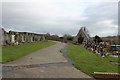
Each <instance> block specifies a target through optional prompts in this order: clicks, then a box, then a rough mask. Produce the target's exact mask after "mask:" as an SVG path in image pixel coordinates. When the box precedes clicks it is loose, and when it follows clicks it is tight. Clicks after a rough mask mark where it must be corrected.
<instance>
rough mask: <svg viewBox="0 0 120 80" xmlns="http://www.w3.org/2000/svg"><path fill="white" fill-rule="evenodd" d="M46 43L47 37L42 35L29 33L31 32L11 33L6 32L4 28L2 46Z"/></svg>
mask: <svg viewBox="0 0 120 80" xmlns="http://www.w3.org/2000/svg"><path fill="white" fill-rule="evenodd" d="M39 41H45V36H44V35H42V34H36V33H29V32H15V31H9V32H6V31H5V30H4V29H3V28H2V42H1V45H3V46H7V45H19V44H22V43H32V42H39Z"/></svg>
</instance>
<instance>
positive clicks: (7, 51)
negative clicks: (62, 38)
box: [1, 29, 55, 63]
mask: <svg viewBox="0 0 120 80" xmlns="http://www.w3.org/2000/svg"><path fill="white" fill-rule="evenodd" d="M53 44H55V42H52V41H48V40H47V39H45V36H44V35H42V34H35V33H28V32H15V31H9V32H6V31H5V30H4V29H2V42H1V45H2V46H3V47H2V63H4V62H10V61H14V60H16V59H18V58H20V57H22V56H25V55H27V54H29V53H31V52H34V51H36V50H39V49H42V48H45V47H48V46H51V45H53Z"/></svg>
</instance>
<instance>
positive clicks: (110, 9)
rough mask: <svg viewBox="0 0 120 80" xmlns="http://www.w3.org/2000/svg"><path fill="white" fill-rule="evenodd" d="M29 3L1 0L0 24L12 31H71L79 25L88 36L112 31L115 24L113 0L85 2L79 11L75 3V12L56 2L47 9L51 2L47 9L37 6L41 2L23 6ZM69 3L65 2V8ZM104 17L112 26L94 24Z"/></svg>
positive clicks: (64, 32) (112, 32)
mask: <svg viewBox="0 0 120 80" xmlns="http://www.w3.org/2000/svg"><path fill="white" fill-rule="evenodd" d="M29 4H31V3H12V2H11V3H3V11H2V13H3V15H2V19H3V22H2V23H3V27H4V28H5V29H7V30H9V29H12V30H16V31H29V32H37V33H51V34H58V35H63V34H71V35H75V34H76V33H77V32H78V30H79V29H80V27H81V26H86V27H87V28H88V30H89V33H90V34H91V35H92V36H94V35H96V34H97V35H100V36H108V35H116V30H117V28H114V25H115V26H116V25H117V17H118V16H117V9H116V8H117V6H116V5H117V3H109V2H107V3H105V2H103V3H100V4H98V5H86V7H87V8H84V9H85V10H83V11H84V12H83V13H82V14H79V13H80V11H78V12H77V10H79V6H80V5H79V6H78V7H75V11H76V12H73V11H72V10H71V11H70V9H69V10H68V11H67V9H65V8H64V7H62V8H61V6H60V5H59V6H58V5H57V6H56V7H60V8H55V10H54V9H51V8H53V7H55V6H51V5H50V7H51V8H50V9H51V10H48V9H49V8H48V9H46V8H43V9H41V6H40V8H38V6H39V5H36V8H33V9H32V7H30V8H29V6H27V5H29ZM67 4H68V3H67ZM74 4H75V3H74ZM34 5H35V4H34ZM77 5H78V3H77ZM83 5H84V4H83ZM43 6H44V5H43ZM70 6H71V5H69V4H68V5H67V7H68V8H69V7H70ZM73 6H74V5H73ZM44 7H45V6H44ZM76 8H78V9H76ZM34 9H38V10H34ZM44 9H45V10H44ZM58 9H60V10H58ZM46 10H48V12H47V11H46ZM62 10H63V11H62ZM73 10H74V8H73ZM50 11H51V12H50ZM44 12H45V13H44ZM72 13H74V14H72ZM75 14H76V16H75ZM78 14H79V15H78ZM75 17H76V18H75ZM107 20H111V21H112V22H110V24H111V25H113V26H109V25H107V23H104V24H98V23H99V22H101V21H107ZM106 30H108V32H106Z"/></svg>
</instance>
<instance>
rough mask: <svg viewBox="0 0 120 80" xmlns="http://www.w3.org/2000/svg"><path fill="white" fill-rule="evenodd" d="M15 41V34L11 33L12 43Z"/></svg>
mask: <svg viewBox="0 0 120 80" xmlns="http://www.w3.org/2000/svg"><path fill="white" fill-rule="evenodd" d="M14 42H15V35H12V43H14Z"/></svg>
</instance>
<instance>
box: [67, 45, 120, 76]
mask: <svg viewBox="0 0 120 80" xmlns="http://www.w3.org/2000/svg"><path fill="white" fill-rule="evenodd" d="M67 55H68V56H69V57H70V58H71V59H72V60H74V61H75V63H73V65H74V66H75V67H76V68H77V69H79V70H81V71H82V72H84V73H86V74H88V75H90V76H92V75H93V73H94V72H115V73H118V68H120V65H118V64H112V63H111V62H118V58H114V57H104V58H103V57H101V56H97V55H96V54H94V53H92V52H90V51H89V50H87V49H85V48H83V47H82V46H79V45H73V44H69V45H68V47H67Z"/></svg>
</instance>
